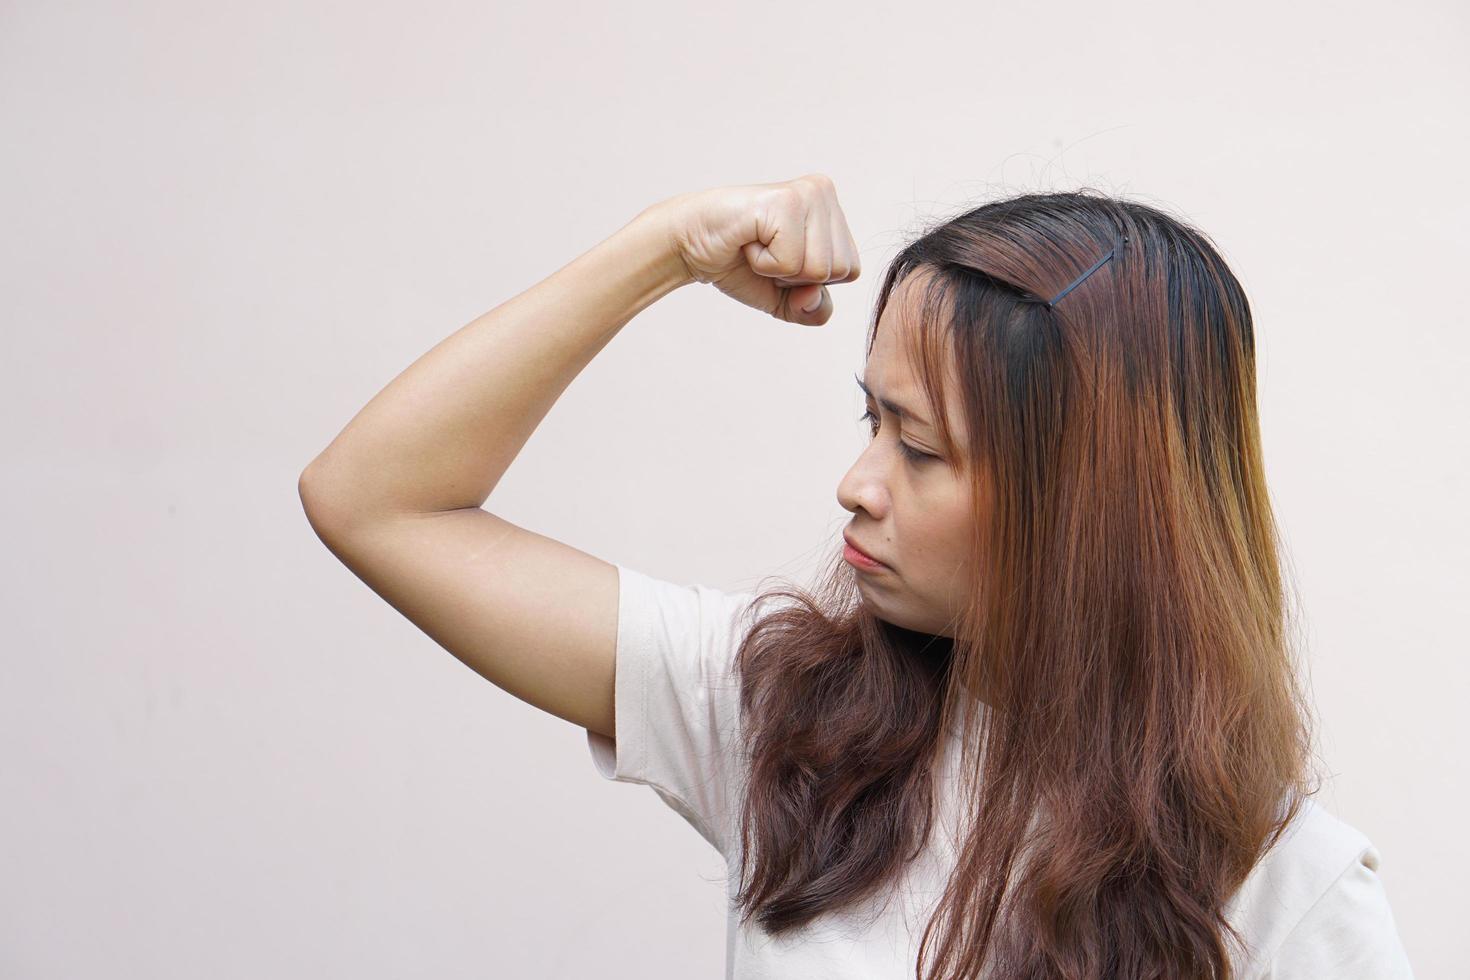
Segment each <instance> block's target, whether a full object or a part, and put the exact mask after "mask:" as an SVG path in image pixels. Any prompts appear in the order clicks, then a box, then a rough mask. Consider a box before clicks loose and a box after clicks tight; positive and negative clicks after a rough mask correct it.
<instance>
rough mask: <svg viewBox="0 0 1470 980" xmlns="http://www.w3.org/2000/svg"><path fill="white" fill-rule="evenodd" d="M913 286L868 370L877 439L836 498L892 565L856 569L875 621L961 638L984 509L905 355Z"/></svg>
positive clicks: (955, 429)
mask: <svg viewBox="0 0 1470 980" xmlns="http://www.w3.org/2000/svg"><path fill="white" fill-rule="evenodd" d="M912 285H913V280H912V279H910V280H907V281H905V282H904V283H902V284H900V285H899V286H898V287H897V288H896V289H895V290H894V293H893V295H892V296H891V297H890V300H889V303H888V306H887V307H886V308H885V309H884V311H883V316H882V317H881V318H880V319H879V321H878V330H877V335H876V337H875V338H874V341H873V349H872V351H871V352H870V353H869V355H868V362H867V365H866V368H865V370H864V374H865V384H866V385H867V388H868V389H869V391H870V392H871V393H872V395H871V396H870V397H868V398H867V408H868V411H869V412H870V413H872V416H873V418H871V419H870V425H872V427H873V432H874V437H873V441H872V442H871V443H869V444H868V447H867V448H866V449H865V450H864V451H863V453H862V455H860V456H859V457H858V459H857V462H855V463H853V465H852V468H851V469H849V470H848V471H847V474H846V475H845V476H844V477H843V478H842V481H841V482H840V483H839V484H838V485H837V500H838V502H839V503H841V504H842V506H843V507H844V508H845V509H846V510H848V511H851V512H852V514H853V519H852V522H851V524H850V525H849V527H848V529H847V537H849V538H850V539H851V540H852V541H853V542H854V543H855V544H856V545H857V546H858V548H859V549H860V550H862V551H864V552H866V553H867V554H868V555H870V556H872V557H873V558H876V559H878V560H879V561H881V562H883V563H884V564H885V565H887V566H889V567H887V568H883V569H877V570H867V569H863V568H861V567H860V566H859V567H856V570H855V574H856V576H857V582H858V588H859V589H860V590H861V592H862V595H863V600H864V601H865V602H867V603H870V604H871V605H872V607H873V611H874V614H875V615H877V616H878V617H879V618H881V619H884V620H887V621H888V622H891V623H894V624H896V625H898V626H903V627H906V628H908V629H912V630H918V631H920V632H923V633H929V634H933V635H937V636H953V635H954V629H953V622H954V620H955V617H956V616H958V614H959V612H960V610H961V609H963V608H964V607H965V606H966V605H967V604H968V603H969V602H970V601H971V595H970V583H969V581H968V580H967V578H966V576H965V575H964V574H963V573H964V570H965V568H966V566H967V565H968V563H969V550H968V549H969V544H970V535H971V533H972V529H973V528H974V524H975V510H974V503H973V493H972V491H971V489H970V483H969V478H968V476H967V475H966V471H965V470H964V468H963V467H962V466H961V467H958V468H953V467H951V466H949V465H947V460H946V458H945V457H943V456H942V454H941V450H940V448H939V447H940V439H939V433H938V431H937V430H936V429H935V428H934V425H933V420H932V419H929V418H927V416H926V412H927V408H925V407H924V405H925V401H924V398H923V397H922V394H921V388H920V385H919V379H918V378H917V377H916V376H915V374H914V372H913V370H912V369H911V368H910V366H909V363H908V359H907V357H906V355H905V351H906V349H907V338H906V336H905V334H904V332H903V331H905V330H906V329H909V328H906V327H905V326H904V325H903V320H902V318H901V317H900V312H901V310H902V309H903V308H904V306H905V304H906V303H907V302H908V300H909V299H910V297H912V296H913V295H914V292H913V289H912ZM950 390H951V391H953V390H954V384H953V383H952V384H951V385H950ZM878 399H883V400H886V401H889V402H894V403H897V404H898V405H899V406H900V407H902V408H903V409H905V413H906V414H909V415H910V416H911V417H910V418H908V419H906V420H902V421H901V420H900V419H899V418H898V417H897V416H895V415H894V414H892V413H891V412H889V410H888V409H887V408H885V407H884V406H883V405H882V404H881V403H880V402H879V401H878ZM946 412H947V420H948V423H949V426H950V431H951V432H952V433H953V434H954V436H955V438H956V439H957V440H958V441H959V443H960V444H961V445H963V444H964V433H965V432H966V429H965V426H964V419H963V417H962V416H961V415H960V413H959V412H958V411H957V409H956V408H955V407H954V406H953V405H947V406H946ZM906 447H907V448H906ZM918 453H922V454H924V455H923V456H917V455H915V454H918Z"/></svg>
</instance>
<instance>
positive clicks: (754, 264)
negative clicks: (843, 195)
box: [741, 198, 809, 281]
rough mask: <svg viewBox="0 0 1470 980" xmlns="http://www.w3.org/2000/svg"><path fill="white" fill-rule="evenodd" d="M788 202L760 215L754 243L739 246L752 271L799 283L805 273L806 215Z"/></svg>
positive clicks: (780, 203)
mask: <svg viewBox="0 0 1470 980" xmlns="http://www.w3.org/2000/svg"><path fill="white" fill-rule="evenodd" d="M788 201H790V198H782V199H780V200H779V201H778V202H777V203H776V204H775V205H774V206H773V207H772V208H771V209H770V210H769V211H767V212H766V213H765V214H763V215H762V216H761V217H760V219H759V220H757V222H756V241H753V242H746V243H745V244H744V245H743V246H741V251H742V252H743V253H744V255H745V262H746V264H747V265H749V266H750V268H751V270H752V271H754V272H756V273H757V274H759V275H762V276H766V277H769V278H772V279H778V280H780V279H783V278H784V279H785V280H786V281H790V280H791V279H792V278H797V279H798V280H799V279H800V277H801V276H802V274H803V273H804V272H805V268H806V249H807V229H806V218H805V215H804V214H803V213H800V212H799V211H798V208H800V207H801V205H800V204H799V203H798V204H796V205H794V206H793V205H792V204H790V203H786V202H788ZM808 281H809V280H808Z"/></svg>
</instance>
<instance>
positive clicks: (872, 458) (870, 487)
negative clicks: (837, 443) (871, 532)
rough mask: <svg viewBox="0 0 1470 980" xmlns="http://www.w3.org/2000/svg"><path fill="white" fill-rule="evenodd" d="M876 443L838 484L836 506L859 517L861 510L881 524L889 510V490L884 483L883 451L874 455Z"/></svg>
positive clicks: (859, 458) (868, 447)
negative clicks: (857, 514)
mask: <svg viewBox="0 0 1470 980" xmlns="http://www.w3.org/2000/svg"><path fill="white" fill-rule="evenodd" d="M877 447H878V444H877V443H876V442H872V443H869V444H868V446H867V448H866V449H864V450H863V453H862V455H860V456H858V458H857V462H855V463H853V464H852V466H851V468H849V469H848V471H847V473H846V474H844V475H843V477H842V479H841V481H839V482H838V484H837V502H838V503H839V504H841V505H842V508H843V510H846V511H848V512H849V513H853V514H856V513H857V512H858V509H859V508H861V509H862V510H865V511H867V512H868V516H869V517H872V518H873V519H874V520H882V519H883V515H884V514H885V513H887V511H888V506H889V502H890V501H889V496H888V488H887V486H886V484H885V483H884V481H883V465H882V460H881V458H880V457H881V456H882V451H881V450H879V451H878V452H876V453H875V452H874V450H875V449H876V448H877Z"/></svg>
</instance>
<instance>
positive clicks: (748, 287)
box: [651, 174, 860, 325]
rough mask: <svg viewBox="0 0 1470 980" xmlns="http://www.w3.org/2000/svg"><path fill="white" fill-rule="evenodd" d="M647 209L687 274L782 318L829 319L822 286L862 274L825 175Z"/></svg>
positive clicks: (707, 193) (694, 195)
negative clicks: (666, 237) (661, 223)
mask: <svg viewBox="0 0 1470 980" xmlns="http://www.w3.org/2000/svg"><path fill="white" fill-rule="evenodd" d="M651 210H653V211H654V212H656V213H657V214H658V215H659V217H660V220H661V221H662V222H664V228H665V230H666V234H667V236H668V241H669V245H670V247H671V248H672V249H673V250H674V251H675V252H676V253H677V255H678V256H679V258H680V259H681V260H682V261H683V263H684V266H685V268H686V269H688V271H689V277H690V278H691V279H693V280H694V281H696V282H706V283H711V284H713V285H714V286H715V288H716V289H718V290H719V291H720V292H722V293H724V294H725V295H727V296H731V297H733V298H735V299H737V300H739V301H740V302H741V303H744V304H745V305H746V306H751V307H754V308H755V309H757V310H760V311H762V312H763V313H769V314H770V315H771V316H774V317H776V318H777V319H780V320H786V321H789V322H791V323H806V324H814V325H817V324H823V323H826V322H827V320H828V319H829V318H830V317H831V315H832V301H831V298H830V296H829V294H828V292H827V289H826V286H825V284H826V283H837V282H852V281H853V280H854V279H856V278H857V277H858V273H859V271H860V266H859V259H858V249H857V243H856V242H854V241H853V238H852V232H851V231H849V230H848V227H847V219H846V217H845V216H844V215H843V213H842V208H841V207H840V206H839V205H838V203H837V189H836V187H835V186H833V184H832V181H831V179H830V178H829V177H827V176H826V175H824V174H807V175H805V176H802V177H797V178H796V179H795V180H788V181H780V182H777V183H773V184H744V185H737V186H733V187H716V188H713V189H710V190H703V191H692V192H690V193H687V194H680V195H678V196H676V197H672V198H669V199H668V200H666V201H662V202H660V203H659V204H656V205H654V207H653V208H652V209H651ZM808 305H810V306H812V308H811V309H810V310H806V309H805V308H804V307H806V306H808Z"/></svg>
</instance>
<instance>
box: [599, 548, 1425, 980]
mask: <svg viewBox="0 0 1470 980" xmlns="http://www.w3.org/2000/svg"><path fill="white" fill-rule="evenodd" d="M618 581H619V597H618V638H617V673H616V687H615V695H614V700H615V711H616V723H617V732H618V738H617V741H616V742H614V741H613V740H612V739H610V738H608V737H606V736H604V735H600V734H597V733H594V732H591V731H588V732H587V745H588V748H589V750H590V751H591V753H592V760H593V763H594V765H595V766H596V767H597V771H598V772H599V773H600V774H601V775H602V776H604V777H605V778H607V779H610V780H615V781H617V782H625V783H642V784H644V785H647V786H649V787H650V788H652V789H653V791H654V792H655V793H657V794H658V795H659V797H660V798H661V799H662V800H663V801H664V802H665V803H666V804H668V805H669V806H670V807H672V808H673V809H674V810H675V811H676V812H677V813H679V814H680V816H682V817H683V818H684V819H685V820H686V821H688V822H689V824H690V825H691V826H693V827H694V829H695V830H697V831H698V832H699V833H700V834H701V835H702V836H703V837H704V839H705V840H706V841H708V842H709V843H710V844H711V845H712V846H713V847H714V848H715V849H716V850H717V851H719V852H720V854H721V855H722V856H723V857H724V858H725V861H726V868H727V871H728V874H727V885H726V897H727V902H728V901H729V899H730V898H731V897H733V895H734V893H735V892H736V891H737V890H738V887H739V882H738V881H737V880H736V879H737V877H738V869H739V853H738V849H739V844H740V832H739V819H740V814H739V802H740V799H741V797H740V793H741V791H742V788H743V782H744V779H745V777H746V773H745V771H744V767H743V764H742V761H741V755H740V747H739V745H738V740H739V720H740V719H739V702H738V695H739V688H738V677H737V676H736V675H735V673H734V669H733V667H734V657H735V652H736V649H737V648H738V646H739V641H740V640H741V639H742V638H743V637H744V635H745V634H746V632H748V631H749V629H750V627H751V625H752V624H753V623H754V621H755V619H756V618H758V617H759V615H761V614H762V613H763V612H769V611H770V610H769V607H768V606H761V607H757V606H756V605H755V604H754V603H753V602H752V600H753V599H754V598H755V593H753V592H739V593H730V592H721V591H719V590H717V589H712V588H710V587H708V586H702V585H692V586H680V585H675V584H673V583H671V582H666V581H663V580H660V579H656V578H652V577H650V576H648V575H645V574H643V573H641V572H638V571H635V570H633V569H630V568H625V567H623V566H621V565H619V566H618ZM770 601H773V602H781V601H783V600H781V599H779V598H777V599H773V600H770ZM955 741H957V739H956V740H955ZM945 758H946V760H947V762H946V765H945V767H944V768H943V769H942V770H941V771H942V772H945V773H947V774H951V778H952V773H953V771H954V770H953V763H954V762H955V761H956V759H957V753H955V752H952V751H951V752H948V753H947V755H946V756H945ZM953 796H954V794H941V799H946V798H949V799H952V798H953ZM954 818H955V812H954V810H953V809H952V808H951V809H947V810H944V811H943V812H942V813H941V818H940V819H941V824H940V826H939V827H937V828H936V833H934V834H932V835H931V837H930V841H929V844H928V845H927V846H926V849H925V851H924V852H923V853H922V854H921V856H920V857H919V858H918V859H917V860H915V862H914V863H913V864H912V865H910V866H909V868H908V869H907V870H906V871H905V873H904V876H903V878H902V879H901V880H900V881H899V882H898V883H896V884H895V886H894V887H893V888H891V889H890V890H889V892H888V893H886V895H885V896H880V898H878V899H875V900H873V902H870V903H868V904H866V905H861V906H858V907H857V908H856V909H851V910H842V911H839V912H836V913H828V914H825V915H822V916H819V917H818V918H817V919H815V920H813V921H812V922H811V923H809V924H808V925H807V926H806V927H805V928H803V929H801V930H799V931H798V932H796V933H795V934H792V935H789V936H786V937H780V938H773V937H770V936H767V935H766V934H765V933H763V932H761V931H760V929H759V928H758V926H757V924H756V923H755V922H754V921H752V922H751V923H750V924H749V925H748V926H742V925H740V924H739V922H738V914H737V913H736V912H735V911H734V910H731V911H729V912H728V914H727V933H726V960H725V962H726V972H725V976H726V978H727V980H777V978H779V980H796V978H800V980H828V978H830V980H838V978H840V980H908V978H911V977H913V976H914V967H915V964H916V962H917V960H918V945H919V938H920V935H921V934H922V932H923V929H924V924H925V922H926V921H927V919H928V915H929V913H930V912H932V911H933V909H934V908H935V907H936V905H937V903H938V900H939V896H940V893H941V891H942V889H943V886H944V883H945V881H946V880H947V879H948V870H949V869H950V868H952V867H953V863H954V859H955V854H956V850H955V846H954V841H955V835H954V828H955V827H956V826H957V824H956V821H955V819H954ZM1378 866H1379V854H1378V851H1377V850H1376V849H1375V848H1374V847H1373V845H1372V844H1371V843H1370V842H1369V841H1368V839H1367V838H1366V837H1365V836H1364V835H1363V834H1362V833H1361V832H1359V831H1358V830H1356V829H1355V828H1353V827H1351V826H1349V825H1348V824H1347V823H1345V822H1343V821H1342V820H1339V819H1338V818H1337V817H1335V816H1333V815H1332V814H1331V813H1329V812H1328V811H1327V810H1326V809H1324V808H1323V807H1321V806H1320V805H1318V804H1317V803H1316V802H1315V801H1314V800H1311V799H1308V800H1307V801H1306V802H1305V805H1304V806H1303V809H1302V811H1301V813H1300V814H1299V815H1298V817H1297V819H1296V821H1295V822H1294V823H1293V824H1292V825H1291V826H1290V827H1288V828H1287V831H1286V835H1285V836H1284V837H1283V839H1282V840H1281V841H1279V842H1278V843H1277V845H1276V846H1275V847H1274V848H1273V849H1272V850H1271V851H1269V852H1268V853H1267V854H1266V856H1265V857H1264V858H1262V859H1261V861H1259V862H1258V863H1257V865H1256V867H1255V869H1254V870H1252V872H1251V874H1250V875H1249V876H1248V877H1247V878H1246V881H1245V883H1244V884H1243V885H1242V886H1241V888H1240V890H1239V891H1238V892H1237V893H1236V895H1235V896H1234V897H1232V899H1231V900H1230V903H1229V905H1228V906H1227V909H1226V915H1227V918H1228V920H1229V921H1230V923H1231V924H1232V925H1233V926H1235V927H1236V928H1237V929H1239V930H1240V931H1241V934H1242V936H1243V937H1244V938H1245V940H1246V941H1247V943H1249V945H1250V948H1251V953H1250V954H1248V956H1247V958H1246V959H1244V960H1243V961H1237V963H1236V964H1235V975H1236V977H1237V978H1238V980H1309V978H1310V980H1321V978H1327V977H1330V978H1332V980H1412V977H1413V971H1412V970H1411V969H1410V966H1409V961H1408V957H1407V955H1406V954H1405V952H1404V948H1403V944H1402V942H1401V941H1400V939H1399V935H1398V930H1397V927H1396V926H1395V923H1394V918H1393V913H1392V911H1391V910H1390V908H1389V903H1388V896H1387V893H1386V892H1385V891H1384V887H1383V882H1382V880H1381V879H1380V878H1379V877H1378V873H1377V872H1378ZM895 898H896V899H897V901H893V900H892V899H895Z"/></svg>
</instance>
